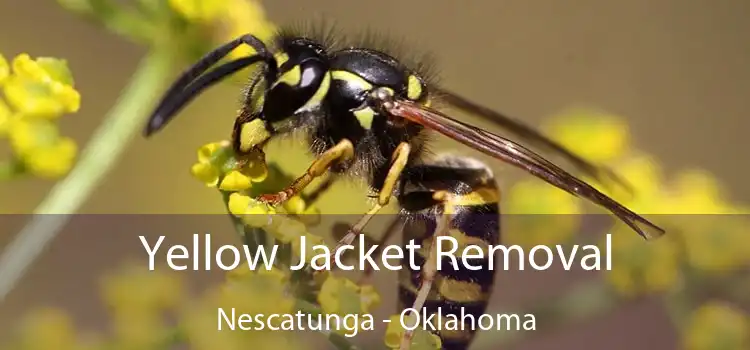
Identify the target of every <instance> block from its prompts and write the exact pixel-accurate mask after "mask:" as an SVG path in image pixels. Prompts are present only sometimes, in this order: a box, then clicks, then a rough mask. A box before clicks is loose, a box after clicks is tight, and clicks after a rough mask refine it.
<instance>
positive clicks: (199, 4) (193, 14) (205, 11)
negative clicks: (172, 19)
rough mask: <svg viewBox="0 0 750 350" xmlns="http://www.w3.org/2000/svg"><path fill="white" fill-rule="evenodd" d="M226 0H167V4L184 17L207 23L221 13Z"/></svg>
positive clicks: (223, 11) (224, 8)
mask: <svg viewBox="0 0 750 350" xmlns="http://www.w3.org/2000/svg"><path fill="white" fill-rule="evenodd" d="M225 1H226V0H209V1H205V0H169V6H170V7H172V9H173V10H175V11H176V12H177V13H179V14H180V15H181V16H183V17H184V18H185V19H187V20H189V21H193V22H201V23H208V22H211V21H214V20H216V19H217V18H219V16H221V15H223V14H224V13H225V10H226V2H225Z"/></svg>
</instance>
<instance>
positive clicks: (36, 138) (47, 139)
mask: <svg viewBox="0 0 750 350" xmlns="http://www.w3.org/2000/svg"><path fill="white" fill-rule="evenodd" d="M9 133H10V135H9V136H10V143H11V147H12V148H13V150H14V152H15V153H16V155H17V156H18V157H19V158H20V159H21V160H22V161H23V163H24V164H25V166H26V168H27V169H28V170H30V171H31V172H32V173H34V174H36V175H38V176H41V177H46V178H54V177H59V176H62V175H64V174H66V173H67V172H68V171H69V170H70V168H71V167H72V166H73V162H74V161H75V157H76V153H77V151H78V148H77V146H76V144H75V142H74V141H73V140H72V139H71V138H68V137H62V136H60V134H59V131H58V129H57V126H55V125H54V124H52V123H51V122H50V121H47V120H43V119H36V120H33V119H28V118H24V119H18V120H14V121H13V122H12V123H11V125H10V130H9Z"/></svg>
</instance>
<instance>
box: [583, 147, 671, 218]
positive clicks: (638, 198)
mask: <svg viewBox="0 0 750 350" xmlns="http://www.w3.org/2000/svg"><path fill="white" fill-rule="evenodd" d="M613 171H614V172H615V173H617V175H619V176H620V177H621V178H622V179H625V181H627V184H628V185H629V186H630V187H631V189H632V191H633V193H626V192H625V191H624V189H623V188H622V187H621V186H615V184H612V186H608V187H605V188H602V187H601V186H598V184H596V183H594V184H595V185H597V186H596V187H597V188H599V190H601V191H602V192H604V193H606V194H608V195H610V196H612V197H613V198H614V199H616V200H617V201H619V202H620V203H622V204H623V205H625V206H627V207H628V208H630V209H631V210H634V211H636V212H637V213H639V214H642V215H643V214H666V213H668V212H669V210H668V209H667V208H666V207H665V199H664V198H665V197H666V195H665V193H664V188H663V186H662V183H663V182H664V177H663V173H662V169H661V167H660V166H659V163H658V162H657V161H656V160H655V159H654V158H653V157H651V156H649V155H646V154H641V153H634V154H631V155H629V156H627V158H625V159H624V160H622V161H620V162H618V163H617V164H615V165H614V166H613Z"/></svg>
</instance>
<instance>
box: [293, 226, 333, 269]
mask: <svg viewBox="0 0 750 350" xmlns="http://www.w3.org/2000/svg"><path fill="white" fill-rule="evenodd" d="M300 237H301V236H300ZM325 244H326V242H325V240H324V239H323V237H320V236H318V235H314V234H311V233H307V234H305V258H306V259H305V260H307V261H305V262H306V263H310V260H312V257H313V256H315V255H316V254H318V253H319V251H318V250H315V249H313V247H314V246H316V245H325ZM301 245H302V240H301V239H295V240H292V252H293V254H294V255H296V256H298V257H299V256H300V254H302V246H301Z"/></svg>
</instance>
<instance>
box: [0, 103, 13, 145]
mask: <svg viewBox="0 0 750 350" xmlns="http://www.w3.org/2000/svg"><path fill="white" fill-rule="evenodd" d="M13 119H14V118H13V111H11V110H10V107H8V105H7V104H6V103H5V101H3V100H2V99H0V136H5V135H6V134H7V133H8V129H9V128H10V124H11V122H12V121H13Z"/></svg>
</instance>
